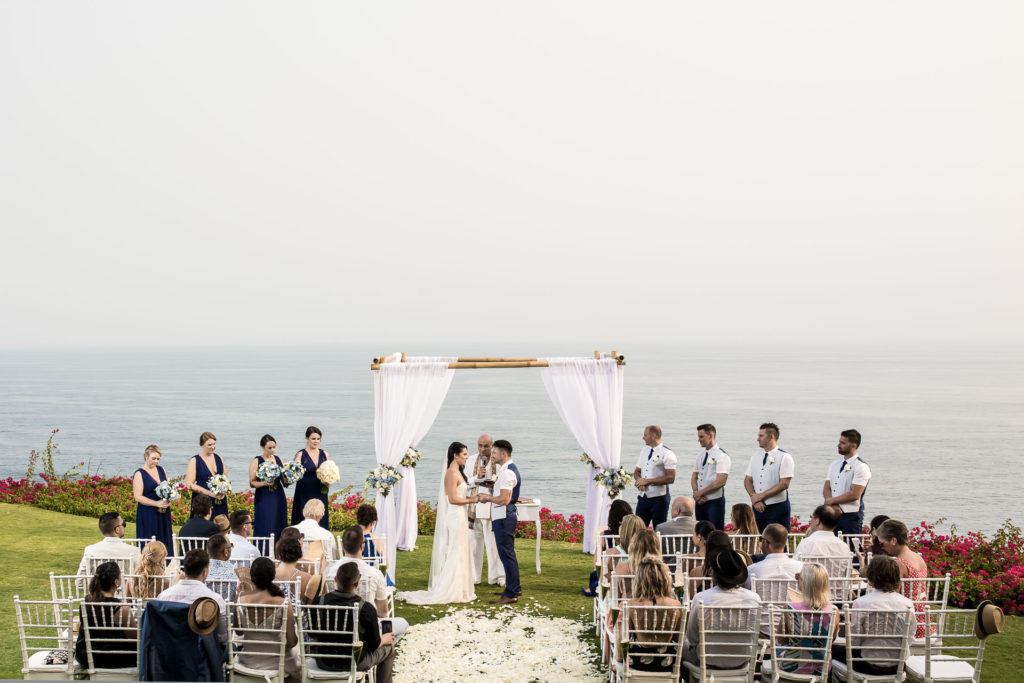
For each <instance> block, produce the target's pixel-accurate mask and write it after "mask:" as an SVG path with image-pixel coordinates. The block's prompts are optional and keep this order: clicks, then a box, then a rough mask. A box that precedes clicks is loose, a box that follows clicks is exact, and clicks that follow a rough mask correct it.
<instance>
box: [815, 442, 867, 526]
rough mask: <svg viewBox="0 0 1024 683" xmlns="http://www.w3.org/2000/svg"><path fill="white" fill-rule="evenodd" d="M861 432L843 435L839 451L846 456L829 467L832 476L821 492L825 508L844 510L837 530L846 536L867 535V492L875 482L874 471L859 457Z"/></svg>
mask: <svg viewBox="0 0 1024 683" xmlns="http://www.w3.org/2000/svg"><path fill="white" fill-rule="evenodd" d="M858 448H860V432H858V431H857V430H856V429H847V430H846V431H844V432H842V433H841V434H840V435H839V444H838V446H836V450H838V451H839V455H840V456H842V457H840V458H837V459H836V460H833V461H832V464H831V465H829V467H828V477H827V478H826V479H825V486H824V488H823V489H822V491H821V495H822V497H823V498H824V499H825V505H834V506H836V507H838V508H839V509H840V511H841V515H842V516H840V517H839V520H838V521H837V522H836V530H837V531H842V532H843V534H846V535H849V534H862V533H864V492H865V491H866V490H867V487H868V481H869V480H870V479H871V469H870V468H869V467H868V466H867V463H865V462H864V461H863V460H861V459H860V457H859V456H858V455H857V449H858Z"/></svg>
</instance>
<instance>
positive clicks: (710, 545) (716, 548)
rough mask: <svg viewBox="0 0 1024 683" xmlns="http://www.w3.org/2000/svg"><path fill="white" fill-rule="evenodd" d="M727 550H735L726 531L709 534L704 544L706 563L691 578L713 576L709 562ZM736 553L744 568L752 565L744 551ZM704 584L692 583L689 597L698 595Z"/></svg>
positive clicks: (696, 569)
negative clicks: (714, 556)
mask: <svg viewBox="0 0 1024 683" xmlns="http://www.w3.org/2000/svg"><path fill="white" fill-rule="evenodd" d="M726 550H733V547H732V539H731V538H729V534H727V533H725V532H724V531H719V530H717V529H715V530H714V531H712V532H711V533H710V534H708V540H707V541H705V542H704V562H703V563H702V564H699V565H697V566H696V567H694V568H693V571H692V572H690V578H691V579H700V578H703V577H706V576H711V571H710V569H709V566H710V565H709V564H708V563H709V561H710V560H711V558H712V556H713V555H715V554H717V553H721V552H725V551H726ZM735 552H736V554H737V555H738V556H739V558H740V560H741V561H742V562H743V566H744V567H747V566H749V565H750V564H751V561H750V556H749V555H747V554H746V553H745V552H743V551H742V550H736V551H735ZM704 583H705V582H701V581H691V582H690V586H689V589H688V590H689V595H690V596H691V597H692V596H694V595H695V594H696V593H698V592H699V590H700V587H701V586H703V585H704Z"/></svg>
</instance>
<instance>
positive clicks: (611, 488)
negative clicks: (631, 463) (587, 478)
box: [594, 466, 633, 498]
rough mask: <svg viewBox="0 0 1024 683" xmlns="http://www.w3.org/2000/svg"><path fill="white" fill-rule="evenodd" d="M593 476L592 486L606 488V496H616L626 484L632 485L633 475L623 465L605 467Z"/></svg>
mask: <svg viewBox="0 0 1024 683" xmlns="http://www.w3.org/2000/svg"><path fill="white" fill-rule="evenodd" d="M598 469H599V470H600V471H599V472H598V473H597V474H596V475H595V476H594V486H603V487H605V488H606V489H608V497H609V498H616V497H618V495H619V494H620V493H622V490H623V489H624V488H626V487H627V486H632V485H633V475H632V474H630V473H629V472H627V471H626V469H625V468H624V467H621V466H620V467H606V468H605V469H600V468H598Z"/></svg>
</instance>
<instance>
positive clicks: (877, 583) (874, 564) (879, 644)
mask: <svg viewBox="0 0 1024 683" xmlns="http://www.w3.org/2000/svg"><path fill="white" fill-rule="evenodd" d="M864 578H866V579H867V581H868V584H869V585H870V586H871V589H872V590H871V591H870V592H868V593H867V594H866V595H863V596H861V597H859V598H857V599H856V600H854V601H853V604H852V605H850V609H871V610H895V611H897V612H901V613H903V614H904V616H903V617H902V620H901V621H899V622H898V623H897V628H906V627H907V622H908V621H910V620H911V619H913V618H914V603H913V602H911V601H910V600H909V599H908V598H907V597H906V596H904V595H903V594H901V593H900V568H899V565H898V564H897V562H896V560H894V559H892V558H891V557H888V556H880V557H874V558H872V559H871V562H870V563H869V564H868V568H867V570H866V571H865V573H864ZM911 635H913V634H911ZM899 645H900V640H899V639H898V638H874V639H870V640H868V639H863V640H862V641H861V643H860V652H859V653H858V652H857V651H856V650H854V653H853V654H854V656H855V657H861V656H863V657H864V659H869V660H871V661H870V662H855V663H854V667H853V670H854V671H859V672H861V673H865V674H872V675H876V676H891V675H892V674H894V673H896V670H897V668H898V665H899V661H898V658H897V657H895V656H894V655H895V654H896V653H897V652H898V650H897V649H896V648H898V647H899ZM832 658H833V659H834V660H835V661H836V662H844V663H845V662H846V645H845V644H842V645H840V644H837V645H833V646H832Z"/></svg>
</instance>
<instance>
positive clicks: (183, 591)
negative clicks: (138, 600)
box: [156, 496, 228, 643]
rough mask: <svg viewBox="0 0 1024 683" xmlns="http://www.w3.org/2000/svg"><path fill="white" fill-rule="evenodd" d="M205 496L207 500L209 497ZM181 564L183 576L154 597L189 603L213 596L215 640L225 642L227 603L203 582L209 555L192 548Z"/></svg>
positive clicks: (207, 569)
mask: <svg viewBox="0 0 1024 683" xmlns="http://www.w3.org/2000/svg"><path fill="white" fill-rule="evenodd" d="M205 497H206V499H207V500H208V501H209V499H210V497H209V496H205ZM181 564H182V566H181V571H182V572H183V574H184V576H183V578H182V579H181V580H180V581H178V583H176V584H174V585H173V586H171V587H170V588H168V589H167V590H165V591H164V592H162V593H160V595H158V596H156V599H157V600H166V601H168V602H179V603H181V604H183V605H191V604H192V603H193V602H195V601H196V600H198V599H199V598H213V600H214V601H215V602H216V603H217V607H219V608H220V618H219V619H218V620H217V640H219V641H220V642H222V643H225V642H227V639H228V618H227V605H226V604H225V602H224V598H222V597H220V596H219V595H217V594H216V593H214V592H213V591H212V590H210V589H209V588H207V587H206V584H205V583H204V581H206V577H207V575H208V574H209V573H210V556H209V555H208V554H207V553H206V551H205V550H203V549H202V548H193V549H192V550H189V551H188V552H187V553H185V559H184V560H183V561H182V563H181Z"/></svg>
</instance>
